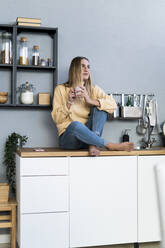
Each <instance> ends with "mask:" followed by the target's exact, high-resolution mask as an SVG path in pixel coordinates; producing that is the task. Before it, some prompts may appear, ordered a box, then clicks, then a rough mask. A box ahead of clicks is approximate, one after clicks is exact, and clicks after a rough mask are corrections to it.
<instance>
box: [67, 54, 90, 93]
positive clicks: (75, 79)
mask: <svg viewBox="0 0 165 248" xmlns="http://www.w3.org/2000/svg"><path fill="white" fill-rule="evenodd" d="M82 59H85V60H87V61H89V59H87V58H86V57H80V56H78V57H75V58H73V59H72V61H71V64H70V67H69V78H68V82H67V83H66V85H67V86H68V87H73V88H74V87H76V86H79V85H80V84H81V82H82V81H83V79H82V74H81V61H82ZM84 86H85V88H86V90H87V91H88V94H89V95H91V88H92V82H91V76H90V75H89V78H88V79H87V80H86V81H85V85H84Z"/></svg>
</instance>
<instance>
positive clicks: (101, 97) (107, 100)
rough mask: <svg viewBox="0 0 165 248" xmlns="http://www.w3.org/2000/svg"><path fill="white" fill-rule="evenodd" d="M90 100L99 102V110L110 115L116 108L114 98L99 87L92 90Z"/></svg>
mask: <svg viewBox="0 0 165 248" xmlns="http://www.w3.org/2000/svg"><path fill="white" fill-rule="evenodd" d="M92 99H97V101H99V103H100V106H98V109H99V110H104V111H106V112H108V113H110V114H111V113H113V112H114V111H115V109H116V107H117V105H116V102H115V100H114V98H113V97H112V96H109V95H107V94H106V93H105V92H104V91H103V90H102V89H101V88H100V87H98V86H96V85H95V86H93V88H92Z"/></svg>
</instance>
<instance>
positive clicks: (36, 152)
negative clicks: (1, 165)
mask: <svg viewBox="0 0 165 248" xmlns="http://www.w3.org/2000/svg"><path fill="white" fill-rule="evenodd" d="M17 154H18V155H19V156H20V157H22V158H33V157H36V158H37V157H87V156H89V153H88V150H62V149H60V148H48V147H47V148H41V147H40V148H22V149H19V150H17ZM143 155H165V147H153V148H152V149H150V150H133V151H131V152H126V151H107V150H101V152H100V156H143Z"/></svg>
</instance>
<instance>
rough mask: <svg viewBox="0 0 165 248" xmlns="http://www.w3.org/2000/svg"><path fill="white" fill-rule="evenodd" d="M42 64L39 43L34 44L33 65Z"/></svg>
mask: <svg viewBox="0 0 165 248" xmlns="http://www.w3.org/2000/svg"><path fill="white" fill-rule="evenodd" d="M39 64H40V55H39V47H38V46H37V45H35V46H33V53H32V65H35V66H36V65H39Z"/></svg>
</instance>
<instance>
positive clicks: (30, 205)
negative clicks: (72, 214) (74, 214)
mask: <svg viewBox="0 0 165 248" xmlns="http://www.w3.org/2000/svg"><path fill="white" fill-rule="evenodd" d="M68 193H69V192H68V176H33V177H21V188H20V199H21V202H20V211H21V213H40V212H58V211H60V212H61V211H68V202H69V199H68Z"/></svg>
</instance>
